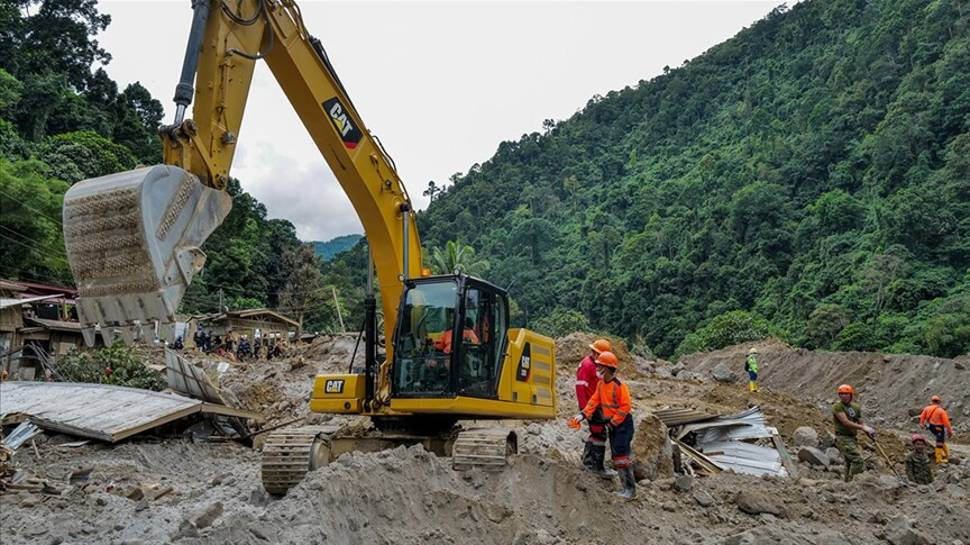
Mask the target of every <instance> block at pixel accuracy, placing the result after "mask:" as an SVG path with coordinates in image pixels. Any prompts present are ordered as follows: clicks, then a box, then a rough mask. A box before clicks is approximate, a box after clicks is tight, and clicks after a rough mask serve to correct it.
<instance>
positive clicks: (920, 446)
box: [832, 384, 953, 484]
mask: <svg viewBox="0 0 970 545" xmlns="http://www.w3.org/2000/svg"><path fill="white" fill-rule="evenodd" d="M836 393H838V395H839V400H838V401H837V402H835V404H834V405H832V418H833V420H834V423H835V446H836V448H838V449H839V452H840V453H841V454H842V459H843V460H844V461H845V472H844V475H843V478H844V480H845V481H846V482H849V481H851V480H852V478H853V477H854V476H855V475H858V474H859V473H862V471H863V470H864V468H865V466H864V463H863V459H862V456H861V455H860V454H859V447H858V443H857V435H858V432H860V431H861V432H863V433H865V434H866V435H867V436H868V437H869V438H870V439H871V440H873V441H875V440H876V430H875V429H873V428H872V426H869V425H867V424H865V422H863V419H862V407H861V406H860V405H859V403H857V402H856V401H855V400H854V398H855V393H856V392H855V388H853V387H852V386H851V385H849V384H843V385H841V386H839V387H838V390H836ZM919 426H920V428H925V429H927V430H929V432H930V433H932V434H933V437H934V439H935V440H936V445H935V448H934V454H935V460H934V461H935V462H936V465H937V466H941V465H943V464H948V463H949V461H950V460H949V458H950V449H949V447H947V445H946V440H947V439H952V438H953V426H952V424H951V423H950V417H949V415H948V414H947V412H946V409H944V408H943V399H942V398H941V397H940V396H938V395H934V396H933V397H931V398H930V404H929V405H927V406H926V407H925V408H924V409H923V410H922V412H921V413H920V416H919ZM910 446H911V450H910V452H909V454H908V455H907V456H906V461H905V465H906V477H907V478H908V479H909V480H910V481H911V482H914V483H917V484H929V483H931V482H933V471H932V469H931V467H930V460H929V456H928V455H927V449H928V444H927V441H926V437H924V436H923V434H922V433H914V434H912V435H911V436H910Z"/></svg>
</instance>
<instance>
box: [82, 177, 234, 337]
mask: <svg viewBox="0 0 970 545" xmlns="http://www.w3.org/2000/svg"><path fill="white" fill-rule="evenodd" d="M230 208H232V199H231V198H230V197H229V195H228V194H227V193H226V192H224V191H219V190H217V189H212V188H209V187H206V186H204V185H202V183H200V182H199V180H198V178H196V177H195V176H194V175H192V174H190V173H188V172H186V171H185V170H183V169H181V168H178V167H175V166H169V165H155V166H150V167H145V168H139V169H136V170H130V171H127V172H119V173H117V174H110V175H108V176H102V177H100V178H92V179H90V180H84V181H82V182H79V183H77V184H74V186H72V187H71V189H69V190H68V192H67V194H65V195H64V243H65V245H66V246H67V258H68V261H69V262H70V264H71V271H72V272H73V273H74V281H75V283H76V284H77V288H78V295H79V296H80V299H79V301H78V306H77V311H78V318H79V319H80V321H81V332H82V334H83V335H84V341H85V342H86V343H87V344H88V345H89V346H91V345H94V341H95V336H96V331H98V330H100V331H101V334H102V336H103V338H104V342H105V344H106V345H111V344H112V343H113V342H114V340H115V338H117V336H120V337H121V339H123V340H124V342H125V344H130V343H131V342H133V341H134V340H135V339H137V338H145V339H149V340H154V339H155V334H156V330H155V326H156V323H157V324H158V327H159V329H158V336H159V337H161V338H162V339H165V340H172V339H174V337H175V311H176V310H177V309H178V305H179V302H180V301H181V300H182V297H183V296H184V295H185V292H186V290H187V289H188V287H189V284H190V283H191V282H192V277H193V276H195V274H197V273H198V272H199V271H200V270H202V265H203V264H204V263H205V253H204V252H203V251H202V250H201V246H202V243H203V242H204V241H205V239H207V238H208V237H209V235H210V234H212V231H214V230H215V229H216V227H218V226H219V224H221V223H222V220H223V219H225V217H226V215H227V214H228V213H229V210H230Z"/></svg>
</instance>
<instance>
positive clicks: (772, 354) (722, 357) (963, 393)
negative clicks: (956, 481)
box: [681, 341, 970, 435]
mask: <svg viewBox="0 0 970 545" xmlns="http://www.w3.org/2000/svg"><path fill="white" fill-rule="evenodd" d="M751 346H755V347H757V348H758V350H759V352H760V353H759V357H758V365H759V367H760V375H759V377H758V380H759V382H760V383H761V384H762V385H763V386H767V387H768V388H769V389H772V390H775V391H781V392H786V393H788V394H791V395H794V396H796V397H797V398H799V399H801V400H803V401H806V402H809V403H813V404H815V405H816V406H818V407H820V408H823V409H826V408H828V407H830V406H831V404H832V403H834V402H835V401H836V395H835V389H836V387H838V385H840V384H843V383H848V384H852V385H853V386H855V388H856V389H857V391H858V392H859V393H858V401H859V402H860V403H862V406H863V413H864V415H865V416H866V417H867V419H868V420H869V422H870V423H872V424H873V425H875V426H877V427H878V426H882V427H892V428H897V429H900V430H902V431H909V432H918V431H920V430H919V429H918V426H917V425H916V423H917V420H918V419H917V417H916V415H918V414H919V410H920V409H922V408H923V407H925V406H926V405H928V404H929V399H930V396H932V395H934V394H937V395H940V396H941V397H942V398H943V404H944V407H946V409H947V411H948V412H949V414H950V417H951V419H952V420H953V421H954V428H955V429H956V431H957V434H958V435H963V434H966V433H968V432H970V387H968V385H970V369H968V368H970V366H968V365H967V364H966V363H965V362H962V361H960V360H950V359H945V358H934V357H930V356H917V355H912V354H879V353H872V352H825V351H811V350H804V349H793V348H791V347H789V346H787V345H785V344H784V343H780V342H775V341H771V342H759V343H747V344H741V345H736V346H731V347H728V348H724V349H722V350H717V351H713V352H705V353H700V354H691V355H688V356H684V357H683V358H682V359H681V362H682V363H684V364H685V366H686V369H687V370H688V371H689V372H693V373H697V374H699V375H702V376H710V374H711V372H712V371H713V370H714V368H715V367H717V365H718V364H720V363H725V364H726V365H727V366H728V368H730V369H731V370H733V371H735V372H736V374H737V376H738V381H739V383H740V380H741V378H740V377H741V374H742V373H741V371H742V369H743V364H744V358H745V355H746V354H747V351H748V349H749V348H750V347H751ZM745 380H746V379H745Z"/></svg>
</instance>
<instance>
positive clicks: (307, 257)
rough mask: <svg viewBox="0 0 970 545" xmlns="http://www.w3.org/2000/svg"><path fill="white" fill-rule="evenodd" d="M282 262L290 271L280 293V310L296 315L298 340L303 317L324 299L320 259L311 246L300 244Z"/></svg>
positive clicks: (301, 330) (301, 331)
mask: <svg viewBox="0 0 970 545" xmlns="http://www.w3.org/2000/svg"><path fill="white" fill-rule="evenodd" d="M283 260H284V261H285V262H286V265H287V268H288V269H289V270H290V276H289V278H288V279H287V281H286V287H285V288H284V289H283V291H282V292H281V293H280V308H281V309H283V310H284V311H286V312H288V313H294V314H295V315H296V321H297V322H299V324H300V325H299V329H298V330H297V337H298V338H299V336H300V335H302V334H303V318H304V316H305V315H306V314H307V312H308V311H309V310H310V309H311V308H312V307H313V306H314V305H319V304H320V302H321V301H322V300H323V299H324V297H325V294H324V292H323V289H324V286H323V275H322V274H321V273H320V258H318V257H317V255H316V253H315V252H314V251H313V245H312V244H301V245H300V246H298V247H297V248H296V249H294V250H291V251H288V252H287V253H286V254H285V255H284V256H283Z"/></svg>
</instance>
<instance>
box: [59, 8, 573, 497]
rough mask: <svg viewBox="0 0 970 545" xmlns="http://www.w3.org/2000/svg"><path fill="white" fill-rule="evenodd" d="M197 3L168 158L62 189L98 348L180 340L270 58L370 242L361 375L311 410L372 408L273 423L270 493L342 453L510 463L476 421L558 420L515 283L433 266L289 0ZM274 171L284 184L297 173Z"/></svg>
mask: <svg viewBox="0 0 970 545" xmlns="http://www.w3.org/2000/svg"><path fill="white" fill-rule="evenodd" d="M192 9H193V18H192V25H191V30H190V33H189V39H188V45H187V47H186V51H185V58H184V61H183V66H182V73H181V79H180V81H179V83H178V85H177V86H176V91H175V104H176V110H175V120H174V123H173V124H172V125H169V126H165V127H163V128H162V130H161V131H160V132H161V135H162V140H163V145H164V152H163V157H164V164H161V165H154V166H149V167H145V168H139V169H136V170H132V171H128V172H120V173H116V174H110V175H107V176H103V177H100V178H95V179H90V180H85V181H82V182H80V183H77V184H75V185H74V186H73V187H71V189H70V190H69V191H68V192H67V194H66V195H65V198H64V239H65V244H66V246H67V255H68V260H69V262H70V265H71V270H72V272H73V274H74V278H75V281H76V284H77V287H78V291H79V294H80V299H79V302H78V314H79V317H80V320H81V325H82V332H83V334H84V338H85V340H86V342H87V343H88V344H89V345H92V344H94V342H95V340H96V335H97V334H98V333H99V332H100V334H101V335H102V337H103V339H104V342H105V344H109V345H110V344H112V343H113V342H114V341H115V340H116V339H118V338H121V339H122V340H124V342H125V343H131V342H133V341H135V340H138V339H146V340H150V341H152V340H154V339H155V338H156V335H157V336H158V337H159V338H161V339H162V340H168V341H171V340H173V339H174V336H175V313H176V310H177V309H178V305H179V302H180V301H181V299H182V297H183V296H184V294H185V292H186V290H187V289H188V286H189V284H190V283H191V282H192V279H193V277H194V276H195V275H196V274H198V273H199V272H200V271H201V270H202V267H203V264H204V262H205V253H204V252H203V251H202V249H201V247H202V245H203V242H204V241H205V240H206V238H207V237H208V236H209V235H210V234H211V233H212V232H213V230H215V229H216V228H217V227H218V226H219V224H220V223H221V222H222V221H223V219H225V217H226V215H227V214H228V212H229V209H230V208H231V206H232V203H231V198H230V196H229V195H228V193H227V192H226V185H227V182H228V180H229V168H230V165H231V164H232V158H233V154H234V152H235V150H236V143H237V141H238V138H239V128H240V125H241V123H242V117H243V111H244V109H245V106H246V99H247V97H248V94H249V88H250V84H251V82H252V77H253V69H254V67H255V65H256V62H257V61H259V60H264V61H266V64H267V66H269V68H270V70H271V71H272V73H273V75H274V76H275V78H276V81H277V82H278V83H279V85H280V87H281V88H282V89H283V92H284V93H285V94H286V96H287V98H288V99H289V102H290V104H291V105H292V106H293V108H294V109H295V110H296V112H297V114H298V115H299V117H300V119H301V120H302V122H303V124H304V126H305V127H306V129H307V131H308V132H309V134H310V136H311V138H312V139H313V141H314V142H315V143H316V145H317V147H318V149H319V150H320V153H321V154H323V156H324V158H325V159H326V161H327V163H328V164H329V165H330V168H331V169H332V170H333V172H334V174H335V175H336V178H337V180H338V181H339V183H340V185H341V187H343V189H344V191H345V192H346V194H347V196H348V197H349V198H350V201H351V204H352V205H353V207H354V209H355V210H356V212H357V214H358V215H359V216H360V219H361V223H362V224H363V227H364V230H365V234H366V237H367V241H368V246H369V248H370V260H371V263H370V265H369V267H368V285H367V292H366V293H367V295H366V299H365V314H366V325H365V332H364V339H365V341H364V342H365V344H364V347H365V349H364V353H365V358H364V360H365V364H364V368H363V371H362V372H356V373H354V372H349V373H347V374H335V375H320V376H317V377H316V378H315V379H314V381H313V386H312V388H313V390H312V394H311V399H310V409H311V411H313V412H315V413H330V414H346V415H364V416H368V417H370V420H371V422H372V424H373V426H372V427H371V428H369V429H367V430H363V431H356V432H350V431H348V429H347V428H345V427H343V426H342V425H340V424H330V425H321V426H303V427H294V428H284V429H280V430H277V431H275V432H273V433H271V434H270V435H269V436H268V437H267V439H266V442H265V445H264V447H263V461H262V479H263V484H264V487H265V488H266V490H267V491H269V492H270V493H273V494H284V493H286V491H287V490H288V489H289V488H290V487H292V486H293V485H294V484H296V483H298V482H299V481H300V480H302V478H303V476H304V475H305V474H306V472H307V471H309V470H311V469H314V468H316V467H318V466H320V465H322V464H326V463H328V462H329V461H331V460H333V459H334V458H336V457H337V456H338V455H340V454H342V453H344V452H348V451H353V450H360V451H371V450H378V449H383V448H389V447H394V446H397V445H401V444H408V445H409V444H416V443H421V444H424V445H425V447H427V448H428V449H430V450H433V451H434V452H437V453H438V454H441V455H446V456H447V455H450V456H452V461H453V465H454V466H455V467H456V468H467V467H502V466H504V465H505V464H507V463H508V461H509V460H508V456H509V455H510V454H512V453H514V452H516V449H517V436H516V434H515V432H514V431H513V430H511V429H507V428H500V427H494V426H484V427H480V428H475V427H474V424H472V425H471V426H472V427H469V424H468V422H469V421H481V420H498V419H547V418H553V417H555V415H556V393H555V383H556V375H555V373H556V364H555V345H554V343H553V342H552V340H551V339H550V338H548V337H546V336H543V335H540V334H537V333H535V332H532V331H529V330H526V329H520V328H511V327H509V303H508V295H507V293H506V291H505V290H503V289H501V288H498V287H496V286H494V285H492V284H490V283H488V282H486V281H484V280H481V279H478V278H473V277H470V276H467V275H465V274H462V273H461V272H460V271H456V272H455V273H454V274H449V275H438V276H431V275H429V274H427V271H426V270H424V269H423V268H422V260H421V244H420V241H419V239H418V232H417V229H416V226H415V219H414V210H413V208H412V206H411V201H410V198H409V197H408V194H407V190H406V189H405V187H404V184H403V183H402V182H401V180H400V178H399V177H398V174H397V170H396V168H395V165H394V162H393V160H392V159H391V158H390V156H389V155H388V154H387V152H386V151H385V150H384V148H383V146H382V145H381V143H380V140H378V139H377V138H376V137H375V136H374V135H372V134H371V133H370V132H369V131H368V130H367V128H366V127H365V126H364V124H363V122H362V121H361V118H360V115H359V114H358V112H357V110H356V108H355V107H354V104H353V103H352V102H351V100H350V97H349V96H348V94H347V91H346V90H345V89H344V86H343V85H342V84H341V82H340V79H339V78H338V77H337V74H336V72H335V70H334V67H333V65H332V64H331V63H330V60H329V59H328V57H327V54H326V52H325V50H324V48H323V46H322V44H321V42H320V41H319V40H318V39H316V38H314V37H313V36H311V35H310V33H309V32H308V31H307V29H306V27H305V26H304V24H303V18H302V15H301V13H300V9H299V7H297V5H296V4H295V3H293V2H292V1H291V0H192ZM386 83H387V85H388V88H389V89H393V86H394V82H390V81H389V82H386ZM193 99H194V105H193V114H194V116H193V118H191V119H188V118H186V113H187V110H188V107H189V105H190V104H192V103H193ZM279 177H280V181H279V183H281V184H284V183H287V180H286V173H285V172H280V173H279ZM375 270H376V276H377V281H378V282H379V286H380V293H381V296H382V303H383V317H384V318H383V328H384V331H383V333H384V345H383V352H384V353H383V355H382V356H379V354H378V348H379V346H378V344H379V341H378V332H377V326H378V322H377V312H376V297H375V292H374V277H373V274H374V272H375ZM349 363H350V362H348V364H349ZM459 420H461V421H463V423H462V424H459V423H458V422H459Z"/></svg>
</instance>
